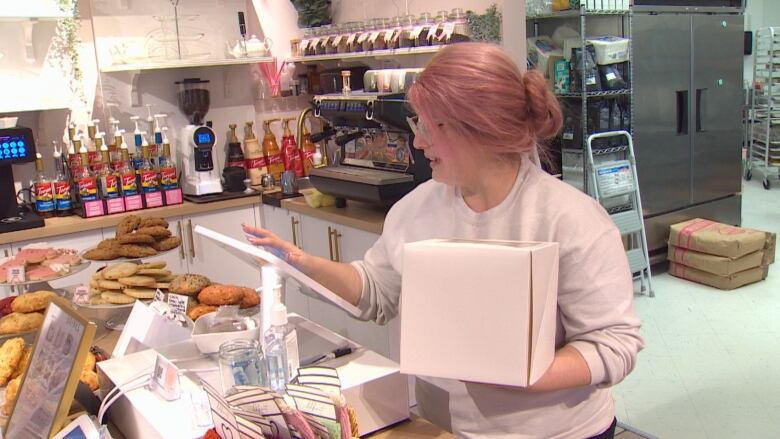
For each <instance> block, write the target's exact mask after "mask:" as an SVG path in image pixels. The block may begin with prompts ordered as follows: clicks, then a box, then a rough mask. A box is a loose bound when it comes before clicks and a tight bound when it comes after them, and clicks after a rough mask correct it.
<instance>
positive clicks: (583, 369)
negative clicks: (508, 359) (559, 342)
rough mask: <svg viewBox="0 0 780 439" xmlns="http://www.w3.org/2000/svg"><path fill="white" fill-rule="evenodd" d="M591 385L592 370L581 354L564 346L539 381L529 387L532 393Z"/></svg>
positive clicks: (528, 389)
mask: <svg viewBox="0 0 780 439" xmlns="http://www.w3.org/2000/svg"><path fill="white" fill-rule="evenodd" d="M588 384H590V368H588V363H586V362H585V358H583V357H582V355H581V354H580V352H579V351H578V350H577V349H575V348H573V347H571V346H564V347H562V348H560V349H558V350H557V351H556V352H555V358H553V362H552V364H551V365H550V368H549V369H547V372H545V373H544V375H542V377H541V378H539V381H537V382H535V383H534V384H533V385H531V386H529V387H528V388H527V389H526V390H527V391H530V392H550V391H553V390H563V389H569V388H572V387H580V386H587V385H588Z"/></svg>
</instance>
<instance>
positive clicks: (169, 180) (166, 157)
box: [160, 127, 179, 190]
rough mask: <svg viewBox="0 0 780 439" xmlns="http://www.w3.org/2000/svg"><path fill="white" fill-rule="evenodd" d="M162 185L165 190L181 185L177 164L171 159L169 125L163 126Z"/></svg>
mask: <svg viewBox="0 0 780 439" xmlns="http://www.w3.org/2000/svg"><path fill="white" fill-rule="evenodd" d="M160 185H161V186H162V188H163V189H165V190H170V189H176V188H178V187H179V175H178V173H177V172H176V164H175V163H174V162H173V159H171V144H170V143H169V142H168V127H163V128H162V155H161V156H160Z"/></svg>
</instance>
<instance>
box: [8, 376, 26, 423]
mask: <svg viewBox="0 0 780 439" xmlns="http://www.w3.org/2000/svg"><path fill="white" fill-rule="evenodd" d="M21 384H22V377H16V378H14V379H12V380H11V381H9V382H8V387H6V388H5V402H4V403H3V414H4V415H5V416H10V415H11V409H12V408H13V407H14V402H16V396H17V395H19V386H20V385H21Z"/></svg>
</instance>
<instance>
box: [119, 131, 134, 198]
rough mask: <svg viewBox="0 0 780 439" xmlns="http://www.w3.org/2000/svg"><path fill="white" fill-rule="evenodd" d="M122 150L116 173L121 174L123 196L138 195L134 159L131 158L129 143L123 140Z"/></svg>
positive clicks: (120, 181) (120, 182)
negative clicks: (128, 148)
mask: <svg viewBox="0 0 780 439" xmlns="http://www.w3.org/2000/svg"><path fill="white" fill-rule="evenodd" d="M120 152H121V157H122V160H121V164H120V165H119V167H118V168H117V171H116V173H117V174H118V176H119V184H120V185H121V189H122V196H125V197H128V196H131V195H138V182H137V181H136V179H135V169H134V168H133V162H132V160H130V152H129V151H128V150H127V143H125V142H122V145H121V147H120Z"/></svg>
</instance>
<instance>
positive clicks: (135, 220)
mask: <svg viewBox="0 0 780 439" xmlns="http://www.w3.org/2000/svg"><path fill="white" fill-rule="evenodd" d="M140 224H141V217H139V216H138V215H128V216H126V217H124V218H123V219H122V221H119V224H117V225H116V236H120V235H124V234H126V233H131V232H132V231H133V230H135V229H137V228H138V226H139V225H140Z"/></svg>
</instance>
